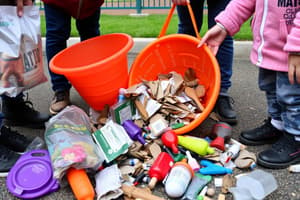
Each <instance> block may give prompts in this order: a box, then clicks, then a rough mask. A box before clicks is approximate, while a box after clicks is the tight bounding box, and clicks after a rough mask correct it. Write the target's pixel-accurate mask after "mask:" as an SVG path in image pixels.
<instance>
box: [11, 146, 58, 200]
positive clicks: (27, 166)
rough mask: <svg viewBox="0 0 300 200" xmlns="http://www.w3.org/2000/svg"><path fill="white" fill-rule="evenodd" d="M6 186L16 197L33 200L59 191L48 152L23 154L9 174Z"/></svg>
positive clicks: (36, 151)
mask: <svg viewBox="0 0 300 200" xmlns="http://www.w3.org/2000/svg"><path fill="white" fill-rule="evenodd" d="M6 186H7V188H8V190H9V192H11V193H12V194H13V195H14V196H16V197H19V198H23V199H33V198H37V197H40V196H43V195H45V194H48V193H50V192H54V191H56V190H58V189H59V183H58V181H57V180H56V179H54V178H53V170H52V165H51V160H50V156H49V153H48V151H47V150H33V151H30V152H27V153H25V154H23V155H22V156H21V157H20V158H19V160H18V161H17V162H16V164H15V165H14V166H13V168H12V169H11V170H10V172H9V173H8V176H7V179H6Z"/></svg>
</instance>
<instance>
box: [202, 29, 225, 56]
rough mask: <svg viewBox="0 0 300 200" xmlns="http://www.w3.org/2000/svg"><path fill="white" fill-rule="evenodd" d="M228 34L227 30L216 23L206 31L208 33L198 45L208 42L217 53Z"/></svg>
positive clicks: (214, 52)
mask: <svg viewBox="0 0 300 200" xmlns="http://www.w3.org/2000/svg"><path fill="white" fill-rule="evenodd" d="M226 35H227V32H226V30H225V29H224V28H222V27H221V26H220V25H218V24H216V25H215V26H213V27H212V28H210V29H209V30H208V31H207V32H206V34H205V35H204V37H203V38H202V39H201V41H200V43H199V44H198V47H201V46H202V45H203V44H207V46H208V47H209V48H210V50H211V51H212V52H213V54H214V55H216V54H217V52H218V49H219V46H220V44H221V43H222V42H223V40H224V39H225V37H226Z"/></svg>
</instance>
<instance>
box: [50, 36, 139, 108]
mask: <svg viewBox="0 0 300 200" xmlns="http://www.w3.org/2000/svg"><path fill="white" fill-rule="evenodd" d="M132 46H133V39H132V37H131V36H130V35H128V34H124V33H112V34H107V35H101V36H97V37H94V38H91V39H88V40H85V41H83V42H80V43H77V44H75V45H72V46H70V47H68V48H66V49H64V50H62V51H61V52H59V53H58V54H57V55H55V56H54V57H53V58H52V59H51V61H50V64H49V65H50V69H51V71H53V72H54V73H57V74H62V75H64V76H65V77H66V78H67V79H68V80H69V81H70V83H71V84H72V85H73V87H74V88H75V89H76V90H77V92H78V93H79V94H80V96H81V97H82V98H83V99H84V100H85V101H86V103H87V104H89V106H91V107H92V108H93V109H95V110H102V109H103V107H104V105H105V104H109V105H113V104H114V103H115V101H116V99H117V96H118V93H119V89H120V88H127V86H128V60H127V54H128V51H129V50H130V49H131V47H132Z"/></svg>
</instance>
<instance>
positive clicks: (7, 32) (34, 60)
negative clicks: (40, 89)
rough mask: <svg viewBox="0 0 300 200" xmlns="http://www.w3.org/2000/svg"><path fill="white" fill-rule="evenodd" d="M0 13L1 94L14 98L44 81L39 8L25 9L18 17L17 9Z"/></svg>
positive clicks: (3, 7)
mask: <svg viewBox="0 0 300 200" xmlns="http://www.w3.org/2000/svg"><path fill="white" fill-rule="evenodd" d="M0 13H1V17H0V95H1V94H5V95H7V96H10V97H15V96H17V95H18V94H19V93H20V92H22V91H24V90H26V89H30V88H32V87H34V86H36V85H38V84H40V83H43V82H45V81H47V78H46V76H45V74H44V70H43V52H42V40H41V34H40V14H39V8H38V7H36V6H25V7H24V14H23V16H22V17H18V16H17V11H16V6H0Z"/></svg>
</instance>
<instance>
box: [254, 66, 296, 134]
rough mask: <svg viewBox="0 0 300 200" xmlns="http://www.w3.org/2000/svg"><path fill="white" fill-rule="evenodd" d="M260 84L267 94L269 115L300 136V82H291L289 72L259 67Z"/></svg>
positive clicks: (287, 129)
mask: <svg viewBox="0 0 300 200" xmlns="http://www.w3.org/2000/svg"><path fill="white" fill-rule="evenodd" d="M258 85H259V88H260V90H262V91H264V92H265V94H266V98H267V105H268V114H269V116H270V117H271V118H272V119H275V120H279V121H282V122H283V128H284V130H285V131H286V132H288V133H291V134H294V135H298V136H300V106H299V105H300V84H298V83H295V84H293V85H292V84H290V82H289V80H288V75H287V72H276V71H272V70H267V69H262V68H259V77H258Z"/></svg>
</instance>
